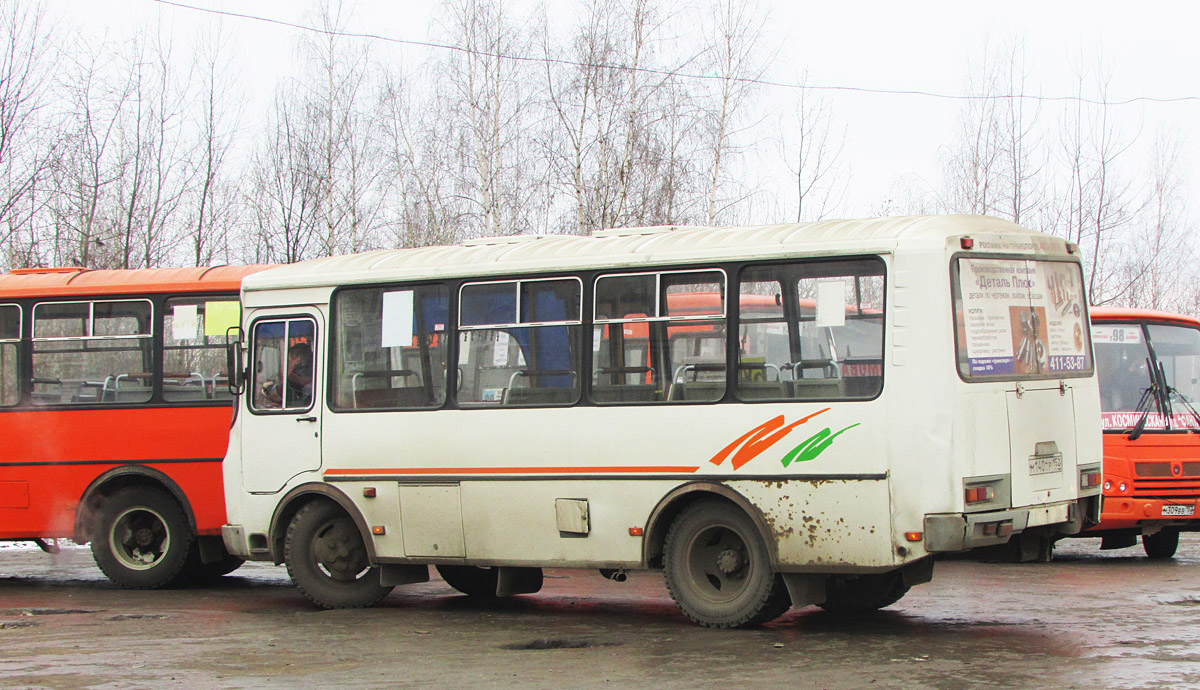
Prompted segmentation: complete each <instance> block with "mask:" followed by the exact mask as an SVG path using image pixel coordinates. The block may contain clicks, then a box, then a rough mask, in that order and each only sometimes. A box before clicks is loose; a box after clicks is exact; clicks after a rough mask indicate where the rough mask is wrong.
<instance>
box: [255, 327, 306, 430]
mask: <svg viewBox="0 0 1200 690" xmlns="http://www.w3.org/2000/svg"><path fill="white" fill-rule="evenodd" d="M292 321H308V322H309V323H311V324H312V334H313V342H312V343H310V344H309V347H310V348H311V349H312V383H311V384H309V385H311V386H313V387H314V388H315V387H316V385H317V382H318V381H320V380H321V379H320V377H321V374H320V370H319V369H318V361H319V358H318V357H317V337H318V336H319V335H320V329H319V328H318V324H317V318H316V317H315V316H313V315H312V314H271V315H269V316H262V317H259V318H257V319H255V320H254V321H253V322H251V323H250V328H249V333H250V338H249V339H248V343H249V352H250V361H249V366H250V369H251V372H252V375H251V377H250V380H249V381H248V382H247V386H246V393H245V395H246V408H247V409H248V410H249V411H250V414H254V415H262V416H280V415H297V414H303V413H305V412H308V411H310V410H312V409H314V407H315V405H316V404H317V396H316V394H315V393H310V395H309V396H308V405H306V406H304V407H288V406H287V404H286V403H287V390H286V389H284V391H283V392H282V393H281V396H280V403H279V407H258V406H257V405H256V404H255V402H254V398H255V394H254V386H257V385H258V379H257V378H256V377H255V376H254V375H253V370H254V368H255V366H254V365H255V363H256V361H257V360H256V357H255V344H256V343H257V342H258V337H257V335H256V331H257V329H258V327H259V326H260V325H262V324H267V323H284V324H287V326H286V328H285V330H284V342H285V343H286V342H287V341H288V340H289V339H290V337H291V335H290V334H291V322H292ZM287 350H288V349H287V348H285V349H284V350H283V351H282V352H281V353H280V356H281V358H282V361H283V364H284V367H285V368H286V366H287V356H288V355H287ZM283 374H284V376H286V375H287V373H286V371H284V372H283Z"/></svg>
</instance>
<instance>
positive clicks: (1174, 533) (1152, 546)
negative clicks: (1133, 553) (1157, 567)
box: [1142, 529, 1179, 561]
mask: <svg viewBox="0 0 1200 690" xmlns="http://www.w3.org/2000/svg"><path fill="white" fill-rule="evenodd" d="M1142 548H1143V549H1145V550H1146V556H1147V557H1149V558H1152V559H1154V560H1156V561H1157V560H1166V559H1168V558H1171V557H1172V556H1174V555H1175V550H1176V549H1178V548H1179V530H1177V529H1162V530H1159V531H1158V532H1156V533H1154V534H1143V535H1142Z"/></svg>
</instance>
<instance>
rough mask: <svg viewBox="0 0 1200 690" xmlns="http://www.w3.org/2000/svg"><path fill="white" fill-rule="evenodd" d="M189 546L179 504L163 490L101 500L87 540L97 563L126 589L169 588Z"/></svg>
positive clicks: (144, 489)
mask: <svg viewBox="0 0 1200 690" xmlns="http://www.w3.org/2000/svg"><path fill="white" fill-rule="evenodd" d="M191 545H192V532H191V529H190V528H189V527H188V522H187V516H186V515H185V514H184V512H183V508H182V507H180V505H179V503H177V502H176V501H175V499H174V498H172V497H171V496H170V495H169V494H167V493H166V492H164V491H161V490H159V489H154V488H149V487H138V486H135V487H129V488H125V489H120V490H118V491H117V492H116V493H114V494H112V495H111V496H109V497H107V498H106V499H105V500H104V501H103V503H102V504H101V505H100V508H99V511H98V513H97V516H96V529H95V531H94V533H93V534H92V539H91V548H92V557H93V558H94V559H96V565H98V566H99V567H100V570H101V571H103V572H104V574H105V575H106V576H108V579H110V580H112V581H113V582H115V583H117V584H119V585H121V586H122V587H126V588H129V589H158V588H160V587H164V586H167V585H169V584H173V583H174V582H175V580H176V578H177V577H178V576H179V574H180V572H181V571H182V570H183V566H184V563H185V562H186V561H187V555H188V550H189V549H190V548H191Z"/></svg>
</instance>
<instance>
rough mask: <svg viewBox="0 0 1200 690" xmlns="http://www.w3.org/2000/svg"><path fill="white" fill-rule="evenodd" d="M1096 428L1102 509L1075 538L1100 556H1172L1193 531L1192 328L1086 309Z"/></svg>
mask: <svg viewBox="0 0 1200 690" xmlns="http://www.w3.org/2000/svg"><path fill="white" fill-rule="evenodd" d="M1092 342H1093V347H1094V350H1095V356H1096V371H1097V373H1098V374H1099V377H1100V406H1101V410H1102V422H1103V427H1104V487H1103V492H1104V509H1103V512H1102V513H1101V519H1100V524H1099V525H1097V526H1095V527H1094V528H1092V529H1090V530H1088V531H1086V532H1083V533H1081V534H1079V535H1078V536H1081V537H1101V538H1102V541H1101V547H1100V548H1102V549H1118V548H1124V547H1128V546H1134V545H1135V544H1137V539H1138V537H1141V540H1142V546H1143V547H1144V549H1145V551H1146V555H1147V556H1149V557H1150V558H1170V557H1172V556H1173V555H1175V549H1176V547H1177V546H1178V544H1179V533H1180V532H1181V531H1188V532H1194V531H1200V515H1197V511H1196V506H1197V503H1198V502H1200V414H1198V413H1197V406H1198V405H1200V320H1197V319H1195V318H1193V317H1190V316H1184V315H1181V314H1169V313H1165V312H1159V311H1150V310H1145V309H1112V308H1093V309H1092Z"/></svg>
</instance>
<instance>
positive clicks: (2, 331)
mask: <svg viewBox="0 0 1200 690" xmlns="http://www.w3.org/2000/svg"><path fill="white" fill-rule="evenodd" d="M20 339H21V308H20V307H18V306H17V305H15V304H0V407H11V406H13V405H16V404H17V403H18V402H19V401H20V399H21V388H20V383H19V381H20V376H19V371H18V367H19V366H20V359H19V357H18V354H17V353H18V348H17V344H18V342H20Z"/></svg>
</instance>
